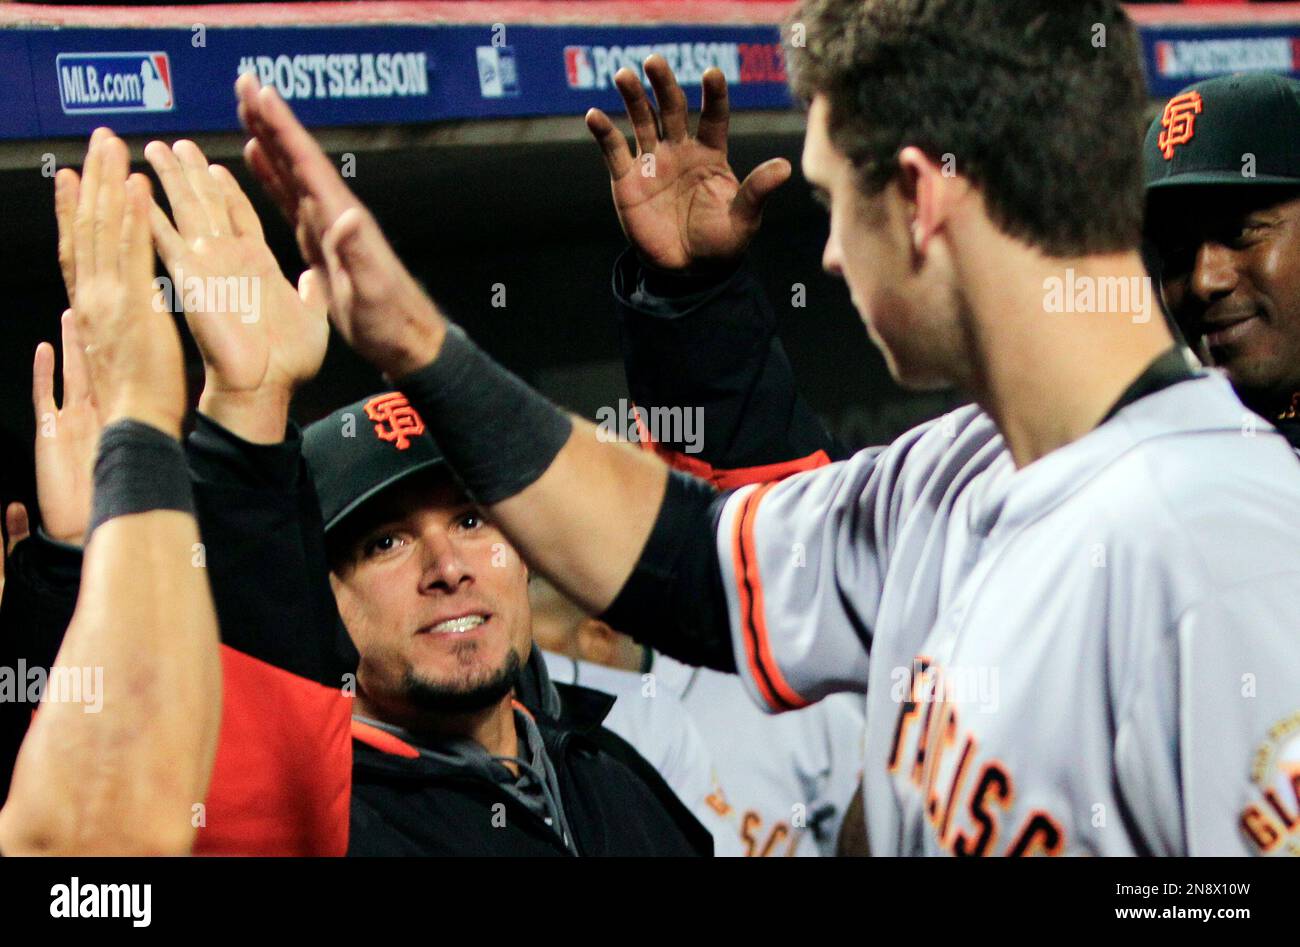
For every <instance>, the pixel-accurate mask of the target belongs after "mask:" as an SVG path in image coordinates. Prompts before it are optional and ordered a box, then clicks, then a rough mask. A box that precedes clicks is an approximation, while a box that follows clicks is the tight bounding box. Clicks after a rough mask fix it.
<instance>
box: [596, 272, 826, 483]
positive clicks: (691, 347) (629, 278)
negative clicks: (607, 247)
mask: <svg viewBox="0 0 1300 947" xmlns="http://www.w3.org/2000/svg"><path fill="white" fill-rule="evenodd" d="M613 289H614V296H615V299H616V300H617V310H618V318H619V323H620V329H621V336H622V346H623V361H624V365H625V367H626V370H627V379H628V389H629V391H630V392H631V395H632V399H633V401H635V402H636V404H637V405H638V406H639V407H642V408H645V409H653V408H655V407H659V406H663V407H674V406H677V407H684V408H685V407H690V408H695V407H699V408H702V409H703V417H704V425H703V427H704V431H705V432H707V433H706V435H705V436H704V437H703V438H702V440H700V441H699V442H698V443H696V444H694V445H691V444H686V443H683V442H682V441H680V440H679V441H666V442H662V443H661V447H663V448H664V449H665V450H666V452H669V453H671V454H674V455H677V456H678V457H682V458H686V460H687V463H686V464H681V465H678V466H681V467H683V469H687V470H688V471H690V472H696V473H698V472H699V470H698V469H697V468H698V462H703V464H705V465H707V467H708V468H710V469H712V470H713V471H717V472H719V473H720V474H722V476H721V477H714V478H712V479H714V481H715V484H716V483H719V482H721V483H722V485H724V486H729V485H735V484H731V483H727V480H726V476H725V473H726V472H728V471H737V470H745V469H750V468H755V467H769V466H772V465H789V464H791V463H795V462H798V461H805V460H806V459H808V458H813V457H815V456H817V455H818V453H819V452H821V454H823V455H824V457H823V458H822V459H821V462H822V463H825V462H829V461H833V460H841V459H843V458H845V457H847V456H848V455H849V453H850V452H849V451H848V450H847V449H846V448H845V447H844V446H843V445H842V444H840V443H839V442H838V441H837V440H836V439H835V438H834V437H832V436H831V434H830V433H829V432H828V431H827V430H826V428H825V426H824V425H823V424H822V423H821V421H820V420H819V419H818V417H817V415H816V414H815V413H814V412H813V410H812V408H811V407H810V406H809V405H808V403H807V402H806V401H804V399H803V398H802V397H800V396H799V394H798V392H797V391H796V390H795V384H794V375H793V373H792V372H791V369H790V361H789V359H788V358H787V357H786V354H785V350H784V349H783V348H782V346H781V341H780V339H778V338H777V335H776V315H775V313H774V312H773V310H772V306H771V305H770V303H769V302H768V299H767V296H766V294H765V293H764V292H763V290H762V287H761V286H760V285H759V283H758V281H757V280H756V279H755V278H754V276H753V274H752V273H751V272H750V271H749V268H748V266H747V265H745V264H744V263H741V264H733V265H730V266H727V267H723V268H713V269H712V270H711V271H709V272H704V273H700V274H694V275H683V274H677V273H669V272H664V271H661V270H656V269H653V268H651V267H648V266H645V265H644V264H642V263H640V261H639V260H638V258H637V256H636V254H635V253H634V252H633V251H631V250H628V251H626V252H624V253H623V254H622V256H620V257H619V259H618V262H617V263H615V265H614V285H613ZM690 448H695V450H694V451H693V452H692V451H691V450H690ZM670 459H672V458H670ZM692 461H694V462H697V463H695V464H692V463H691V462H692ZM805 466H807V464H805ZM791 469H803V468H801V467H797V466H796V467H793V468H791ZM784 472H789V471H780V472H777V473H776V475H777V476H780V475H781V474H782V473H784ZM748 479H752V478H748ZM763 479H771V478H770V477H768V478H763Z"/></svg>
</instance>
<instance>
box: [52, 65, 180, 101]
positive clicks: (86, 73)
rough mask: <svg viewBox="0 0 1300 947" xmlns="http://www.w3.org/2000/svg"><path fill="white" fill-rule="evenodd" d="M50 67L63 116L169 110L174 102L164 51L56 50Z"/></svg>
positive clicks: (170, 70) (170, 72)
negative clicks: (54, 78) (55, 72)
mask: <svg viewBox="0 0 1300 947" xmlns="http://www.w3.org/2000/svg"><path fill="white" fill-rule="evenodd" d="M54 68H55V70H56V71H57V72H58V77H59V102H60V104H61V105H62V106H63V111H64V114H67V115H80V114H86V113H104V112H170V111H171V110H172V107H173V105H175V96H174V95H173V94H172V69H171V62H170V61H169V60H168V59H167V54H166V53H161V52H150V53H59V54H58V55H57V56H56V57H55V58H54Z"/></svg>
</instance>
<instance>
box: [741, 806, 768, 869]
mask: <svg viewBox="0 0 1300 947" xmlns="http://www.w3.org/2000/svg"><path fill="white" fill-rule="evenodd" d="M762 824H763V820H762V819H761V818H759V815H758V813H757V812H755V811H754V810H753V809H750V810H749V811H748V812H746V813H745V814H744V815H743V816H741V817H740V840H741V841H742V842H744V843H745V857H746V858H753V857H754V854H755V853H756V852H757V851H758V837H757V835H756V834H755V833H757V832H758V829H759V827H760V826H761V825H762Z"/></svg>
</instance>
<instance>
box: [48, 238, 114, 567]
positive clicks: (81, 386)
mask: <svg viewBox="0 0 1300 947" xmlns="http://www.w3.org/2000/svg"><path fill="white" fill-rule="evenodd" d="M70 229H71V227H69V230H70ZM62 230H63V220H62V218H60V231H62ZM61 326H62V348H63V404H62V405H61V406H60V405H57V404H55V401H54V347H53V346H51V345H50V344H49V343H48V342H42V343H41V344H40V345H38V346H37V347H36V358H35V359H34V361H33V363H32V407H33V408H34V409H35V412H36V501H37V503H38V504H39V506H40V510H41V524H42V525H43V526H44V527H45V532H46V533H47V534H48V535H49V536H50V538H52V539H57V540H59V541H60V542H65V543H70V544H72V545H74V546H80V545H82V543H83V542H84V541H85V535H86V526H87V524H88V523H89V521H90V498H91V492H92V489H93V486H94V465H95V451H96V450H97V449H98V446H99V432H100V429H101V428H102V426H103V425H102V424H101V423H100V419H99V414H98V412H97V410H96V408H95V402H94V400H93V399H92V398H91V392H90V379H89V377H88V375H87V372H86V357H85V354H84V353H83V351H82V348H81V341H80V339H79V338H78V337H77V325H76V320H75V317H74V316H73V313H72V310H71V309H69V310H68V311H66V312H64V314H63V319H62V321H61Z"/></svg>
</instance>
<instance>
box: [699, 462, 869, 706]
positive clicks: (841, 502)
mask: <svg viewBox="0 0 1300 947" xmlns="http://www.w3.org/2000/svg"><path fill="white" fill-rule="evenodd" d="M889 453H890V452H889V451H880V450H872V451H863V452H861V453H859V454H858V455H857V456H855V457H854V458H853V459H852V460H849V461H844V462H841V463H838V464H833V465H831V466H829V467H824V468H822V469H820V470H815V471H810V472H808V473H803V474H797V475H795V476H793V477H789V478H787V479H785V480H782V481H780V482H777V483H769V484H762V485H759V484H754V485H751V486H747V487H743V488H741V489H739V490H737V491H735V492H734V493H732V494H731V495H730V496H729V497H728V498H727V500H726V502H725V504H724V505H723V507H722V511H721V515H720V516H719V517H718V520H717V525H716V543H717V555H718V559H719V562H720V564H721V571H722V585H723V590H724V593H725V596H726V613H727V617H728V621H729V625H730V630H731V644H732V651H733V653H734V655H735V662H736V668H737V669H738V671H739V672H740V675H741V678H742V679H743V680H744V682H745V687H746V689H747V690H748V691H749V693H750V696H751V697H753V698H754V699H755V700H757V701H758V703H759V705H760V706H761V707H763V708H764V709H766V710H769V711H771V712H780V711H785V710H795V709H798V708H800V707H806V706H807V705H808V704H810V703H813V702H815V701H817V700H820V699H821V698H822V697H825V696H826V695H828V694H831V693H834V692H836V691H859V692H862V691H865V688H866V680H867V655H868V652H869V651H870V647H871V636H872V629H873V627H874V625H875V619H876V611H877V608H878V606H879V604H880V594H881V586H882V581H883V578H884V575H885V571H886V568H887V562H886V559H887V556H888V541H887V540H888V535H889V533H890V531H891V523H890V521H891V508H892V506H893V505H892V504H891V503H890V490H891V485H892V483H893V478H892V477H891V476H890V475H889V472H888V470H887V469H886V466H887V465H885V464H882V463H881V459H882V458H886V457H887V456H888V454H889Z"/></svg>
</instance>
